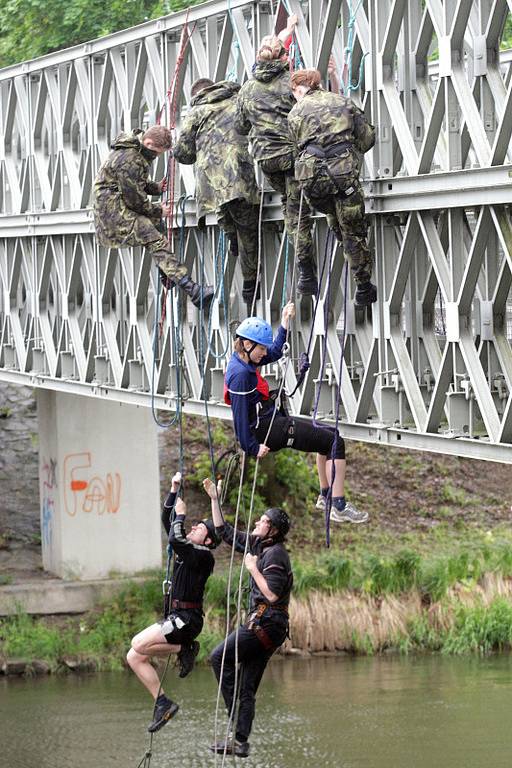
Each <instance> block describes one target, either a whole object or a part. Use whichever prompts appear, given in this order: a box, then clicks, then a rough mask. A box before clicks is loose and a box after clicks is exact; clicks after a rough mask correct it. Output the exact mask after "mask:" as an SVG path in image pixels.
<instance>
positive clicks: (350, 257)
mask: <svg viewBox="0 0 512 768" xmlns="http://www.w3.org/2000/svg"><path fill="white" fill-rule="evenodd" d="M329 183H330V182H329ZM352 186H353V187H354V189H355V191H354V192H353V193H352V194H351V195H349V196H348V197H346V196H344V195H341V194H340V195H333V194H332V193H331V194H325V191H326V190H325V189H322V183H321V180H319V183H317V184H315V183H313V184H309V185H305V187H304V192H305V194H306V196H307V198H308V200H309V202H310V204H311V207H312V208H316V209H317V210H318V211H321V212H322V213H325V214H326V215H327V224H328V225H329V227H330V228H331V229H332V230H333V232H334V234H335V235H336V237H337V239H338V240H339V241H340V243H343V252H344V254H345V259H346V260H347V261H348V263H349V266H350V268H351V270H352V271H353V273H354V279H355V282H356V284H357V285H360V284H361V283H366V282H368V281H369V280H370V277H371V274H372V269H373V256H372V253H371V251H370V249H369V247H368V217H367V216H366V214H365V211H364V196H363V190H362V188H361V184H360V183H359V181H354V182H352Z"/></svg>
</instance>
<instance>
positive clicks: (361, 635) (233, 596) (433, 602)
mask: <svg viewBox="0 0 512 768" xmlns="http://www.w3.org/2000/svg"><path fill="white" fill-rule="evenodd" d="M470 539H471V540H470V541H469V542H468V541H467V540H466V541H464V542H463V543H460V542H459V543H455V542H453V541H452V543H451V546H448V545H447V543H446V541H444V542H442V545H440V544H439V545H438V546H435V542H434V544H433V546H432V547H431V548H430V552H426V551H421V549H422V547H421V544H422V542H421V541H419V540H418V541H417V542H416V544H417V546H416V548H413V547H412V546H410V547H408V548H403V547H402V548H397V549H396V551H395V552H394V553H391V552H390V553H389V554H387V555H384V554H382V547H381V548H380V549H381V552H380V553H379V550H378V549H377V550H374V551H373V552H372V551H367V550H366V549H364V550H363V549H359V548H357V547H356V548H353V550H352V552H348V551H345V552H343V553H342V552H340V551H335V550H333V549H331V550H326V551H323V552H321V553H316V554H314V555H311V556H309V557H307V556H304V553H302V554H300V555H299V554H298V553H296V554H295V557H294V572H295V589H294V597H293V599H292V603H291V606H290V625H291V633H290V634H291V640H290V641H288V642H287V644H286V646H285V649H284V652H285V653H290V652H291V653H315V652H347V653H363V654H373V653H381V652H383V651H395V652H398V653H411V652H424V651H436V652H442V653H449V654H463V653H488V652H491V651H497V650H509V649H510V648H511V647H512V534H511V533H510V532H509V531H508V529H506V528H505V527H504V528H503V529H499V530H496V531H495V532H494V533H493V534H490V533H485V532H480V535H477V534H476V532H475V531H473V532H472V536H471V537H470ZM388 547H389V542H388ZM238 577H239V571H238V570H236V571H235V573H234V574H233V577H232V580H231V590H230V606H229V610H230V616H231V619H232V620H233V618H234V617H235V615H236V601H237V588H238ZM227 582H228V579H227V570H226V569H225V568H222V565H221V567H220V568H218V569H217V573H215V574H214V575H213V576H212V577H211V578H210V580H209V582H208V587H207V593H206V596H205V605H206V606H207V609H206V616H205V628H204V630H203V633H202V636H201V638H200V639H201V657H200V658H201V659H203V660H204V659H205V658H206V657H207V655H208V653H209V651H210V650H211V649H212V648H213V647H214V645H215V644H216V643H217V642H219V640H220V639H221V638H222V636H223V634H224V632H225V628H226V607H227V606H226V595H227V591H228V590H227V586H228V583H227ZM161 602H162V597H161V593H160V581H159V575H158V574H156V573H155V574H154V575H153V577H149V578H148V581H147V583H145V584H143V585H140V584H135V583H132V584H130V585H129V586H128V587H127V588H126V589H125V590H123V591H122V592H121V593H120V594H119V595H118V596H116V597H115V598H113V599H112V600H110V601H109V602H107V603H105V604H104V605H102V606H100V607H98V609H96V610H95V611H92V612H90V613H89V614H85V615H83V616H81V617H79V618H69V617H68V618H61V619H58V620H56V619H45V618H33V617H29V616H27V615H25V614H23V613H18V614H17V615H16V616H13V617H10V618H6V619H3V620H2V621H1V622H0V652H1V654H2V656H3V657H4V658H10V659H25V660H28V661H29V662H30V661H31V660H38V661H44V662H46V664H47V668H49V669H50V670H52V671H59V670H62V671H65V670H68V669H77V668H78V669H82V668H84V669H106V668H108V669H116V668H121V667H122V666H123V664H124V657H125V655H126V651H127V649H128V647H129V642H130V639H131V637H132V636H133V635H134V634H135V633H136V632H137V631H139V630H140V628H141V627H144V626H146V625H148V624H150V623H152V622H153V621H155V620H157V619H158V617H159V615H160V611H161ZM27 669H28V671H29V672H30V670H31V666H30V664H29V666H28V667H27ZM33 669H37V665H35V666H34V667H33ZM43 669H45V667H44V665H43Z"/></svg>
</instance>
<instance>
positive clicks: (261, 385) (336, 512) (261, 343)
mask: <svg viewBox="0 0 512 768" xmlns="http://www.w3.org/2000/svg"><path fill="white" fill-rule="evenodd" d="M294 316H295V306H294V304H293V303H292V302H289V303H288V304H286V306H285V307H284V309H283V313H282V317H281V325H280V327H279V330H278V332H277V336H276V337H275V339H274V338H273V333H272V328H271V327H270V325H269V324H268V323H267V322H266V321H265V320H262V319H261V318H259V317H248V318H247V319H246V320H244V321H243V322H242V323H241V324H240V325H239V326H238V328H237V329H236V338H235V345H234V353H233V355H232V357H231V359H230V361H229V363H228V367H227V370H226V376H225V383H224V400H225V402H226V403H227V404H228V405H231V410H232V412H233V423H234V427H235V433H236V436H237V438H238V440H239V442H240V445H241V446H242V449H243V450H244V451H245V453H246V454H247V455H249V456H254V457H256V458H258V459H262V458H263V457H264V456H266V455H267V453H269V451H280V450H281V449H282V448H294V449H295V450H297V451H305V452H310V451H316V453H317V459H316V465H317V470H318V479H319V482H320V495H319V496H318V499H317V503H316V508H317V509H324V510H325V505H326V499H327V496H328V493H329V482H330V478H332V461H334V466H335V474H334V482H333V486H332V506H331V520H333V521H334V522H350V523H365V522H366V521H367V520H368V513H367V512H360V511H358V510H357V509H356V508H355V507H354V505H353V504H351V503H350V502H347V501H346V499H345V492H344V484H345V471H346V460H345V441H344V440H343V438H342V437H341V435H340V434H339V432H337V431H336V429H334V427H330V426H326V425H319V424H314V423H313V422H312V421H310V420H309V419H306V418H298V417H296V416H290V415H288V414H287V413H286V411H285V409H284V408H283V407H282V405H281V404H280V403H279V402H278V401H277V398H275V397H273V393H271V392H270V391H269V386H268V383H267V382H266V381H265V379H264V378H263V377H262V375H261V373H260V371H259V368H260V367H261V366H263V365H267V364H268V363H274V362H276V360H279V358H280V357H282V354H283V346H284V343H285V341H286V338H287V334H288V326H289V322H290V319H291V318H293V317H294Z"/></svg>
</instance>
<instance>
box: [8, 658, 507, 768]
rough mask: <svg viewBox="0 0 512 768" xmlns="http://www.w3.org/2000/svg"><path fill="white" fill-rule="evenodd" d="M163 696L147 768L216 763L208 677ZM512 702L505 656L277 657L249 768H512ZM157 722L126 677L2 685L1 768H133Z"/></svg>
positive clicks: (265, 686) (201, 671)
mask: <svg viewBox="0 0 512 768" xmlns="http://www.w3.org/2000/svg"><path fill="white" fill-rule="evenodd" d="M166 689H167V691H168V693H170V694H171V695H173V697H174V698H176V700H177V701H178V702H179V703H180V705H181V709H180V712H179V713H178V714H177V716H176V718H175V719H174V720H173V721H172V722H171V723H169V724H168V725H167V726H165V727H164V728H163V729H162V730H161V731H160V732H159V733H158V734H156V737H155V739H154V742H153V758H152V761H151V768H164V766H165V768H173V767H176V768H202V767H203V766H214V765H215V759H214V757H213V755H211V754H210V753H209V752H208V749H207V747H208V744H209V743H210V742H211V741H212V737H213V730H214V725H213V724H214V714H215V696H216V686H215V685H214V680H213V674H212V672H211V670H210V669H208V668H206V667H200V668H197V669H196V670H195V671H194V673H193V674H192V675H191V676H190V677H189V678H187V679H186V680H178V679H177V678H176V675H175V673H174V671H172V672H170V673H169V679H168V685H167V686H166ZM511 705H512V657H509V656H492V657H489V658H486V659H478V658H465V659H453V658H443V657H437V656H424V657H423V656H421V657H404V658H402V657H391V656H384V657H378V658H350V657H336V658H313V659H285V660H279V659H276V660H275V661H273V662H272V663H271V664H270V666H269V668H268V670H267V673H266V676H265V678H264V680H263V683H262V686H261V688H260V692H259V695H258V703H257V715H256V721H255V727H254V730H253V734H252V737H251V744H252V753H251V756H250V758H249V759H248V760H246V761H245V765H247V766H252V767H253V768H302V766H308V767H309V766H311V768H363V766H364V768H487V766H492V768H510V767H511V766H512V728H511V724H510V723H511V711H512V707H511ZM150 715H151V703H150V699H149V697H148V696H147V694H146V693H145V692H144V690H143V689H142V687H141V686H140V685H139V684H138V682H137V681H136V680H135V679H134V677H133V675H131V674H130V673H128V672H119V673H104V674H98V675H91V676H75V675H69V676H66V677H46V678H34V679H29V680H16V679H13V678H9V679H7V678H4V679H0V765H1V766H2V767H3V766H5V768H114V766H115V768H136V766H137V765H138V763H139V761H140V759H141V757H142V755H143V754H144V750H145V746H146V745H147V743H148V741H147V734H146V733H145V727H146V725H147V723H148V720H149V719H150ZM224 722H225V721H224V720H223V719H222V723H224ZM221 762H222V761H221V759H218V760H217V765H218V766H219V768H220V765H221ZM237 762H238V763H239V764H240V763H241V762H242V764H243V761H239V760H238V761H237ZM232 764H233V763H232V760H230V759H228V760H227V761H226V766H229V765H232Z"/></svg>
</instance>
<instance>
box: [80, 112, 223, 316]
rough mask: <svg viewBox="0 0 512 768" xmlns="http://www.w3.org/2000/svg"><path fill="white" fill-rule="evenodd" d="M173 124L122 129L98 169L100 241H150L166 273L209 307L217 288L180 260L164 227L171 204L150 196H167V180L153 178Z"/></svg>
mask: <svg viewBox="0 0 512 768" xmlns="http://www.w3.org/2000/svg"><path fill="white" fill-rule="evenodd" d="M171 144H172V135H171V132H170V131H169V129H168V128H164V127H163V126H160V125H154V126H152V127H151V128H149V129H148V130H147V131H146V132H145V133H143V132H142V131H141V130H135V131H132V132H131V133H121V134H120V135H119V136H118V137H117V138H116V139H115V140H114V142H113V144H112V151H111V153H110V155H109V156H108V157H107V159H106V160H105V161H104V163H103V165H102V166H101V168H100V169H99V171H98V175H97V176H96V182H95V184H94V224H95V227H96V236H97V238H98V242H99V243H100V245H103V246H105V247H107V248H123V247H126V246H129V245H135V246H137V245H141V246H145V247H146V248H147V249H148V251H150V253H151V254H152V256H153V259H154V261H155V263H156V264H157V266H158V267H159V269H160V270H161V272H163V273H164V274H165V275H166V276H167V277H168V278H169V279H170V280H171V281H172V282H173V283H175V284H176V285H178V286H179V287H180V288H181V289H182V290H184V291H185V293H187V294H188V295H189V296H190V298H191V300H192V303H193V304H195V306H196V307H200V306H201V305H202V307H203V309H204V310H206V309H207V308H208V307H209V305H210V303H211V301H212V299H213V288H212V287H211V286H206V287H203V288H201V286H199V285H198V284H197V283H195V282H194V281H193V280H192V279H191V278H190V276H189V275H188V274H187V269H186V267H185V265H184V264H180V263H179V261H178V259H177V258H176V256H175V255H174V253H173V252H172V249H171V245H170V243H169V241H168V239H167V238H166V237H165V235H163V234H162V233H161V231H159V225H160V221H161V218H162V216H165V217H166V216H171V215H172V205H171V204H169V203H152V202H151V201H150V200H149V199H148V195H161V194H162V191H163V189H164V181H165V180H162V181H160V182H155V181H151V180H150V179H149V169H150V167H151V163H152V162H153V160H154V159H155V158H156V157H157V156H158V155H160V154H162V153H163V152H166V151H167V150H169V149H170V148H171Z"/></svg>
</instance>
